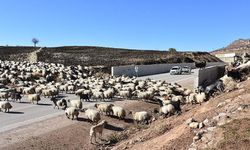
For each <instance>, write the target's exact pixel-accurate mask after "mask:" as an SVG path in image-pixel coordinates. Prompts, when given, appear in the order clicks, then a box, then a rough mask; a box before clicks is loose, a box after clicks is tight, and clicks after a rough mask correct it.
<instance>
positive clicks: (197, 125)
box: [189, 122, 199, 129]
mask: <svg viewBox="0 0 250 150" xmlns="http://www.w3.org/2000/svg"><path fill="white" fill-rule="evenodd" d="M189 127H190V128H193V129H196V128H198V127H199V123H198V122H191V123H190V124H189Z"/></svg>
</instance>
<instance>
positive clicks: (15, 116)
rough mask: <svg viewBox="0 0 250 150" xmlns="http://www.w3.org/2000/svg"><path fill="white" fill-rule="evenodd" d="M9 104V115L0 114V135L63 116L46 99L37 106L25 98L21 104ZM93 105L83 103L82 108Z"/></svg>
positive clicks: (69, 96) (91, 103)
mask: <svg viewBox="0 0 250 150" xmlns="http://www.w3.org/2000/svg"><path fill="white" fill-rule="evenodd" d="M65 98H66V99H68V98H69V99H79V98H78V97H76V96H75V95H73V94H67V96H66V97H65ZM10 103H11V105H12V106H13V108H12V109H11V110H10V113H3V112H0V133H2V132H5V131H8V130H11V129H14V128H18V127H21V126H25V125H28V124H31V123H35V122H38V121H42V120H46V119H48V118H52V117H56V116H59V115H62V114H64V111H63V110H62V109H59V110H58V109H54V108H53V103H52V102H51V101H50V100H49V99H48V98H43V97H42V100H41V101H39V104H38V105H37V104H30V102H28V101H27V99H26V97H23V98H22V102H21V103H19V102H12V101H10ZM93 105H94V103H93V102H84V104H83V107H84V108H86V107H91V106H93Z"/></svg>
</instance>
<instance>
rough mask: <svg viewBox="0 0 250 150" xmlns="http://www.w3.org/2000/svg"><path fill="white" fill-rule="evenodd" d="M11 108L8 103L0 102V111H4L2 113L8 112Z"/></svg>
mask: <svg viewBox="0 0 250 150" xmlns="http://www.w3.org/2000/svg"><path fill="white" fill-rule="evenodd" d="M11 108H12V105H11V104H10V103H9V102H0V111H2V109H4V112H9V111H10V109H11Z"/></svg>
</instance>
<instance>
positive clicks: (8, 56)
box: [0, 46, 220, 67]
mask: <svg viewBox="0 0 250 150" xmlns="http://www.w3.org/2000/svg"><path fill="white" fill-rule="evenodd" d="M38 49H39V48H38V47H37V48H34V47H0V54H1V55H0V59H1V60H16V61H24V60H28V58H29V54H30V53H31V52H34V51H37V50H38ZM37 56H38V57H37V58H38V60H39V61H44V62H54V63H63V64H66V65H77V64H82V65H90V66H100V65H101V66H106V67H110V66H113V65H130V64H155V63H181V62H194V61H199V60H206V61H208V62H216V61H220V60H219V59H217V58H216V57H214V56H212V55H210V54H209V53H207V52H179V53H175V54H170V53H168V52H166V51H156V50H131V49H121V48H108V47H91V46H68V47H48V48H42V50H41V51H39V52H38V53H37Z"/></svg>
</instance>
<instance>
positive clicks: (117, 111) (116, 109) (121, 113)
mask: <svg viewBox="0 0 250 150" xmlns="http://www.w3.org/2000/svg"><path fill="white" fill-rule="evenodd" d="M111 109H112V111H111V112H112V115H113V116H116V117H118V118H119V120H120V119H125V117H126V111H125V109H123V108H122V107H120V106H112V107H111Z"/></svg>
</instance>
